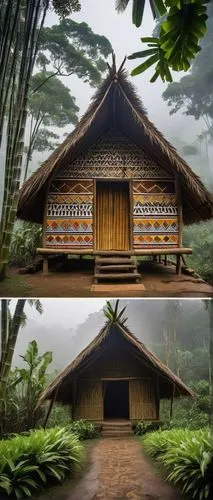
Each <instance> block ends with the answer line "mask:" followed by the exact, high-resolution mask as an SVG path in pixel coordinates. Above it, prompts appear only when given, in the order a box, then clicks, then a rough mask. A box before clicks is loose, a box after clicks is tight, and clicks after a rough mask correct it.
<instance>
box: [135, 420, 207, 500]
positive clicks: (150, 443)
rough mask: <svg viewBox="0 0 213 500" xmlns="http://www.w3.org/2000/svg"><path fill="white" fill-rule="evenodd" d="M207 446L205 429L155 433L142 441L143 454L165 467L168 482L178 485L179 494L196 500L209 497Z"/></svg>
mask: <svg viewBox="0 0 213 500" xmlns="http://www.w3.org/2000/svg"><path fill="white" fill-rule="evenodd" d="M211 444H212V443H211V437H210V431H209V430H208V429H200V430H197V431H190V430H188V429H173V430H170V431H158V432H154V433H152V434H149V435H147V436H145V438H143V447H144V449H145V451H146V452H147V453H148V454H149V455H151V457H153V458H155V459H156V460H157V461H158V462H159V463H160V464H161V465H162V466H163V467H165V469H166V471H167V473H168V479H169V481H171V482H173V483H174V484H176V483H180V484H182V487H183V493H185V494H186V495H188V496H189V498H194V499H198V500H204V499H210V498H211V494H212V488H213V475H212V470H213V452H212V446H211Z"/></svg>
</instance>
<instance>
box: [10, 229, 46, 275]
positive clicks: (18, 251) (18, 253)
mask: <svg viewBox="0 0 213 500" xmlns="http://www.w3.org/2000/svg"><path fill="white" fill-rule="evenodd" d="M41 239H42V227H41V226H40V225H38V224H32V223H30V222H24V223H23V224H22V225H21V227H18V229H16V230H15V232H14V233H13V237H12V243H11V248H10V264H11V265H14V266H25V265H27V264H30V263H31V262H33V261H34V259H35V256H36V248H37V247H40V246H41Z"/></svg>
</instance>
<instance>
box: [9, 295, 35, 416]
mask: <svg viewBox="0 0 213 500" xmlns="http://www.w3.org/2000/svg"><path fill="white" fill-rule="evenodd" d="M10 302H11V301H10V300H7V299H2V300H1V356H0V422H2V421H3V416H4V410H5V408H4V402H5V395H6V391H7V385H8V381H9V375H10V370H11V366H12V360H13V354H14V350H15V345H16V341H17V338H18V333H19V330H20V328H21V326H23V325H24V324H25V322H26V314H25V312H24V307H25V304H26V300H25V299H19V300H17V302H16V306H15V310H14V312H13V313H12V312H11V307H10ZM28 303H29V304H30V305H35V307H36V310H37V311H38V312H39V313H40V314H41V313H42V306H41V303H40V301H39V300H29V301H28Z"/></svg>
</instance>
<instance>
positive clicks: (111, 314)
mask: <svg viewBox="0 0 213 500" xmlns="http://www.w3.org/2000/svg"><path fill="white" fill-rule="evenodd" d="M118 306H119V300H116V303H115V307H114V308H113V306H112V304H111V302H109V301H108V300H107V301H106V305H105V307H104V315H105V316H106V318H107V319H108V320H109V321H112V322H113V323H115V322H116V321H117V322H118V323H120V324H122V325H124V323H125V322H126V321H127V318H123V313H124V311H125V309H126V307H123V309H121V311H118Z"/></svg>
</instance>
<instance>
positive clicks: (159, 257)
mask: <svg viewBox="0 0 213 500" xmlns="http://www.w3.org/2000/svg"><path fill="white" fill-rule="evenodd" d="M158 259H159V264H161V255H159V256H158Z"/></svg>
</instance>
